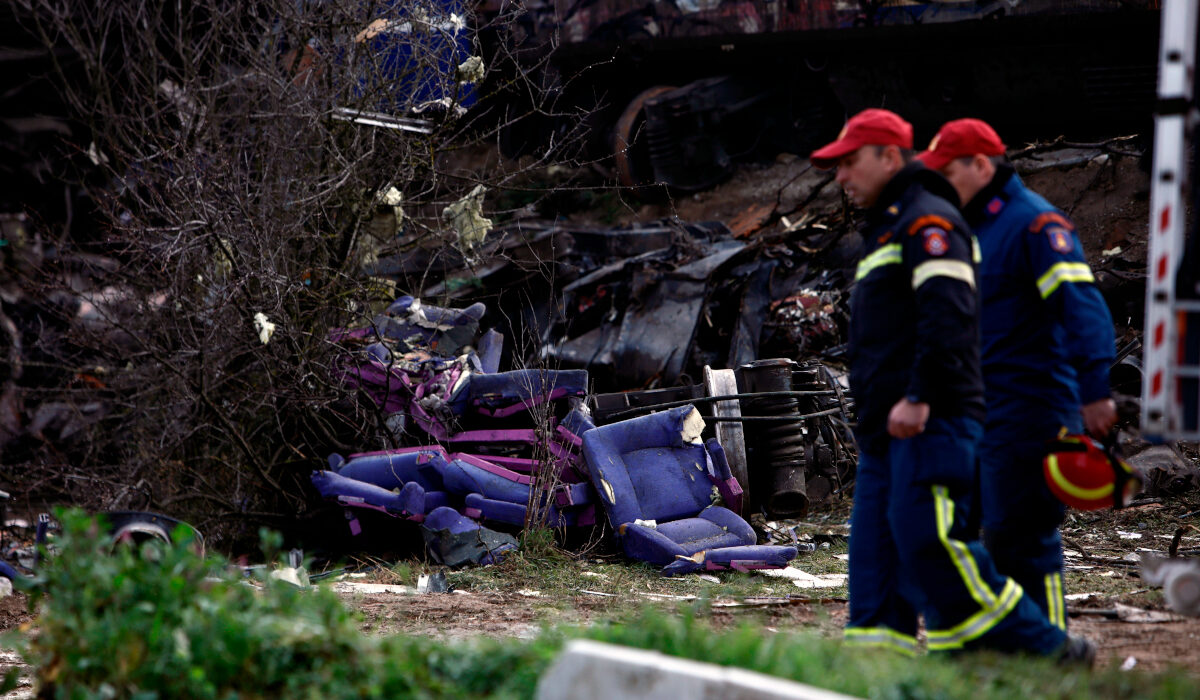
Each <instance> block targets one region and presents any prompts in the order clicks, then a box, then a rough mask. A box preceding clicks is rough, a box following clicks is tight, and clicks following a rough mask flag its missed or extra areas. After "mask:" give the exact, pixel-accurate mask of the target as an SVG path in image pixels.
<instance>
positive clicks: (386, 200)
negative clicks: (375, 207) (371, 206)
mask: <svg viewBox="0 0 1200 700" xmlns="http://www.w3.org/2000/svg"><path fill="white" fill-rule="evenodd" d="M375 201H376V202H377V203H378V204H380V205H381V206H385V207H391V208H392V213H393V214H395V215H396V229H397V230H399V229H400V224H401V223H402V222H403V221H404V210H403V209H401V208H400V205H401V204H403V203H404V193H402V192H401V191H400V190H398V189H396V188H395V187H392V186H390V185H389V186H388V188H387V190H380V191H379V192H377V193H376V194H375Z"/></svg>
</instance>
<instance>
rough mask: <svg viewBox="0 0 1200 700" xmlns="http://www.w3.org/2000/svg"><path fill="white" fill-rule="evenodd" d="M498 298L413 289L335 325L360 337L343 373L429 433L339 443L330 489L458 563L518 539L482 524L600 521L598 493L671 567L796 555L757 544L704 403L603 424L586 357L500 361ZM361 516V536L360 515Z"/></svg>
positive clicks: (621, 526) (625, 529)
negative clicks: (590, 402) (560, 364)
mask: <svg viewBox="0 0 1200 700" xmlns="http://www.w3.org/2000/svg"><path fill="white" fill-rule="evenodd" d="M485 311H486V309H485V308H484V306H483V305H482V304H475V305H473V306H471V307H468V308H466V309H462V310H457V309H444V308H438V307H430V306H424V305H422V304H421V303H420V302H419V301H418V300H416V299H413V298H412V297H401V298H400V299H398V300H397V301H396V302H395V303H393V304H392V305H391V306H390V307H388V309H387V310H386V311H385V312H384V313H383V314H381V315H380V316H377V317H376V318H375V319H374V321H373V323H372V325H371V326H370V327H367V328H362V329H354V330H346V331H339V332H337V333H335V334H334V340H335V341H336V342H339V343H340V344H342V345H343V346H344V347H347V348H349V349H352V352H350V353H348V355H347V357H346V359H345V361H344V362H343V363H342V364H341V365H340V366H339V367H338V373H339V374H340V376H341V378H342V380H343V381H344V382H345V383H346V384H347V385H348V386H349V387H350V388H352V389H356V390H361V391H362V392H365V393H366V394H367V395H368V396H370V397H371V398H372V400H373V401H375V402H376V403H377V404H378V405H379V406H380V407H381V408H382V410H383V411H385V412H386V413H387V414H389V415H390V416H393V417H396V418H397V419H398V420H399V421H400V422H403V423H404V424H405V425H408V426H410V427H411V426H413V425H415V426H416V427H417V428H419V429H420V431H421V434H420V436H421V437H422V438H426V437H427V438H428V440H426V442H427V444H425V445H417V446H412V447H403V448H398V449H392V450H383V451H379V452H365V453H361V454H352V455H350V456H349V457H348V458H344V457H342V456H341V455H336V454H335V455H331V456H330V458H329V469H327V470H320V471H316V472H314V473H313V475H312V482H313V484H314V485H315V486H316V488H317V490H318V491H319V492H320V494H321V495H322V497H324V498H327V499H330V500H334V501H336V502H337V503H339V504H341V505H343V506H345V507H346V508H347V509H348V514H352V512H353V509H356V508H365V509H371V510H376V511H380V512H383V513H386V514H388V515H391V516H394V517H397V518H404V519H408V520H412V521H415V522H418V523H421V524H422V528H423V533H424V535H425V539H426V544H427V545H429V549H430V553H431V554H432V555H433V556H434V557H435V558H436V559H438V560H439V561H442V562H443V563H446V564H450V565H454V564H457V563H465V562H467V561H474V562H476V563H489V562H490V561H494V560H496V559H497V558H498V557H499V556H501V555H502V554H503V552H504V551H507V550H509V549H511V548H513V547H515V545H516V543H515V540H513V539H512V538H511V537H510V536H508V535H504V534H503V533H498V532H493V531H491V530H489V529H488V528H486V527H483V526H481V525H480V523H488V524H499V525H500V526H501V527H504V526H507V527H509V528H512V527H517V528H520V527H524V526H526V525H527V524H540V525H544V526H549V527H562V526H591V525H594V524H595V523H596V509H595V504H596V503H597V502H599V503H600V504H602V506H603V508H604V511H605V512H606V513H607V515H608V519H609V522H610V523H611V524H612V526H613V528H614V530H615V531H616V533H617V537H618V539H619V540H620V542H621V543H622V545H623V547H624V550H625V552H626V554H628V555H629V556H631V557H632V558H634V559H638V560H642V561H647V562H651V563H654V564H658V565H660V566H663V567H665V568H664V573H668V574H672V573H684V572H687V571H694V570H698V569H709V570H712V569H730V568H732V569H752V568H778V567H782V566H786V563H787V561H789V560H790V559H792V558H793V557H794V556H795V555H796V549H795V548H794V547H778V546H760V545H756V544H755V542H756V537H755V533H754V531H753V529H752V528H751V527H750V526H749V524H748V523H746V521H745V520H743V519H742V518H741V517H740V516H739V515H737V512H736V511H737V510H739V509H740V499H741V488H740V487H739V485H738V483H737V481H736V480H735V479H733V477H732V476H731V474H730V471H729V467H728V465H727V464H726V463H725V459H724V453H723V452H722V451H721V447H720V445H719V444H718V443H717V441H716V439H710V440H709V441H708V442H707V443H703V442H701V441H700V434H701V432H702V430H703V428H704V421H703V419H702V418H701V417H700V414H699V412H698V411H697V410H696V409H695V408H693V407H691V406H684V407H680V408H676V409H672V410H670V411H665V412H661V413H656V414H652V415H648V416H642V417H640V418H635V419H632V420H627V421H621V422H618V423H613V424H611V425H606V426H602V427H596V426H595V425H594V424H593V422H592V420H591V418H590V415H589V413H588V411H587V408H586V405H585V404H584V399H585V397H586V394H587V372H586V370H544V369H522V370H513V371H507V372H499V371H497V370H498V364H499V357H500V350H501V343H502V342H503V337H502V336H501V335H500V334H499V333H496V332H495V331H488V332H487V333H485V334H483V336H482V337H481V338H479V339H478V341H477V340H476V335H477V332H478V325H479V320H480V319H481V318H482V317H483V315H484V312H485ZM460 353H461V354H460ZM413 432H415V431H413ZM718 502H722V503H724V504H725V505H727V506H730V508H732V509H730V508H727V507H723V506H721V505H715V503H718ZM350 527H351V531H352V532H353V533H354V534H358V532H359V530H360V525H359V521H358V519H357V518H356V517H350Z"/></svg>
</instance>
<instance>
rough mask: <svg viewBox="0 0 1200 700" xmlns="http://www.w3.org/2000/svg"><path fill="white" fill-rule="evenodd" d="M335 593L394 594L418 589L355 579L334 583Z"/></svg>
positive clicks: (409, 592) (414, 591) (412, 592)
mask: <svg viewBox="0 0 1200 700" xmlns="http://www.w3.org/2000/svg"><path fill="white" fill-rule="evenodd" d="M333 590H334V592H335V593H342V594H353V593H358V594H361V595H381V594H384V593H391V594H394V595H414V594H416V592H417V589H415V588H413V587H411V586H396V585H393V584H390V583H358V582H354V581H338V582H336V583H334V584H333Z"/></svg>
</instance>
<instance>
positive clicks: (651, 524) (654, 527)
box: [633, 518, 658, 530]
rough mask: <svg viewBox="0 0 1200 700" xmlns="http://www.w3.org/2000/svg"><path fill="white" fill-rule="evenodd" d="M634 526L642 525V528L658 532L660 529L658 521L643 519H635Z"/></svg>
mask: <svg viewBox="0 0 1200 700" xmlns="http://www.w3.org/2000/svg"><path fill="white" fill-rule="evenodd" d="M633 524H634V525H641V526H642V527H648V528H650V529H651V530H657V529H658V521H657V520H642V519H641V518H634V519H633Z"/></svg>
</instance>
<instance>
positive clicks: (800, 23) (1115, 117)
mask: <svg viewBox="0 0 1200 700" xmlns="http://www.w3.org/2000/svg"><path fill="white" fill-rule="evenodd" d="M507 4H508V0H489V2H488V3H485V7H484V13H485V14H486V13H487V11H488V10H489V9H490V10H493V11H498V10H500V9H501V8H502V5H507ZM1158 20H1159V2H1158V0H929V1H924V2H917V1H914V0H527V2H526V3H525V12H524V13H523V14H522V15H521V16H520V19H519V21H518V22H517V23H516V26H517V27H518V29H519V31H520V32H521V34H522V36H523V37H525V39H524V41H525V42H526V44H527V45H529V46H532V45H538V46H542V47H544V48H545V50H550V47H553V53H552V54H551V56H550V60H549V62H548V64H546V65H547V66H548V68H547V69H548V70H549V71H551V72H552V75H551V76H550V78H551V80H552V82H554V83H556V84H557V85H558V86H559V87H558V89H559V104H558V106H559V107H560V110H559V111H562V112H571V111H574V112H575V114H579V113H588V114H590V117H589V119H590V120H591V121H592V123H591V126H592V127H593V128H592V133H593V134H594V136H593V138H592V141H591V143H590V144H589V149H590V151H591V154H592V155H599V154H602V153H612V154H613V155H614V165H615V169H616V171H617V173H618V175H619V177H620V179H621V180H622V182H623V183H624V184H626V185H634V184H642V183H646V182H659V183H667V184H669V185H671V186H672V187H673V188H675V189H676V190H678V191H691V190H699V189H703V188H705V187H708V186H711V185H712V184H714V183H715V182H716V181H719V180H720V179H721V178H723V177H725V176H726V175H727V174H728V172H729V170H730V166H731V162H732V161H733V160H735V159H738V158H742V157H753V156H755V155H757V156H765V157H771V156H774V155H775V154H776V153H779V152H781V151H787V152H792V153H798V154H805V153H807V152H808V150H810V149H811V148H812V146H813V145H815V144H819V142H823V141H826V140H828V139H829V138H830V137H831V135H832V134H836V130H837V128H838V126H839V125H840V124H841V123H842V121H843V119H844V117H845V116H846V115H847V114H850V113H854V112H856V111H858V110H859V109H863V108H866V107H872V106H885V107H888V108H891V109H893V110H895V111H898V112H900V113H902V114H904V115H905V116H906V117H907V118H908V119H910V120H911V121H912V122H913V123H914V125H915V126H916V128H917V136H918V139H921V138H924V137H926V136H927V135H932V133H933V131H934V130H935V129H936V128H937V126H938V125H939V124H940V123H942V122H943V121H945V120H947V119H953V118H957V117H961V116H967V115H971V116H978V117H982V118H985V119H987V120H988V121H990V122H992V123H994V124H996V126H997V128H999V129H1000V130H1001V132H1002V133H1005V134H1006V135H1009V138H1010V139H1012V140H1013V141H1014V142H1017V143H1019V140H1018V139H1019V138H1020V137H1022V136H1026V135H1030V136H1032V135H1038V136H1045V135H1046V134H1057V133H1066V134H1070V135H1071V136H1072V137H1074V138H1079V137H1083V136H1086V135H1095V134H1102V133H1107V134H1111V133H1114V132H1119V131H1126V132H1130V131H1142V130H1148V129H1149V127H1150V125H1151V122H1150V115H1151V113H1152V107H1153V99H1154V79H1155V65H1156V47H1157V39H1158ZM561 119H562V120H564V121H562V122H560V123H555V122H554V121H553V120H549V122H548V121H547V119H546V118H543V119H542V120H540V121H535V120H525V121H523V122H522V123H520V124H518V125H515V126H514V128H512V129H509V130H508V132H507V133H506V138H505V145H506V147H507V150H508V151H509V152H510V155H516V154H520V153H523V152H530V151H534V150H540V149H544V148H545V147H546V146H547V142H548V139H547V135H548V134H551V133H554V132H555V131H556V130H561V129H565V128H566V126H567V124H566V121H569V120H572V119H577V117H573V116H564V117H562V118H561Z"/></svg>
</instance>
